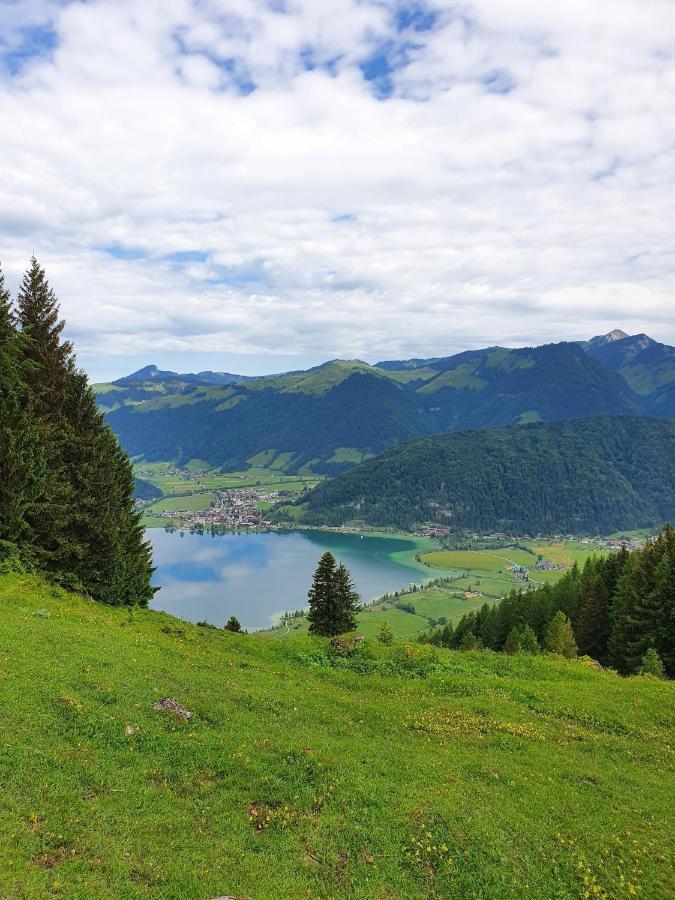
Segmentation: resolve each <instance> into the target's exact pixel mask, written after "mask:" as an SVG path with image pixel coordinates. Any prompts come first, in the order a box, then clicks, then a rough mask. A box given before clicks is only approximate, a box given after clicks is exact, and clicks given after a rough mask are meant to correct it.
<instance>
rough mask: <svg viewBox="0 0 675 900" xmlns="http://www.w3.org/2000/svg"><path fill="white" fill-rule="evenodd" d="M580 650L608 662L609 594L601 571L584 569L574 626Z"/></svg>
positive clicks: (602, 661)
mask: <svg viewBox="0 0 675 900" xmlns="http://www.w3.org/2000/svg"><path fill="white" fill-rule="evenodd" d="M574 633H575V636H576V640H577V643H578V645H579V650H580V652H581V653H584V654H586V655H588V656H592V657H593V659H597V660H599V661H600V662H601V663H603V664H604V663H605V662H606V657H607V637H608V635H609V595H608V593H607V588H606V587H605V582H604V581H603V579H602V577H601V575H600V573H599V572H596V571H590V570H589V571H588V573H587V572H586V570H584V575H583V576H582V583H581V584H580V586H579V610H578V614H577V621H576V624H575V628H574Z"/></svg>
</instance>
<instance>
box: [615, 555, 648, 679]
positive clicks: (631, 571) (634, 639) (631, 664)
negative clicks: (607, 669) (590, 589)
mask: <svg viewBox="0 0 675 900" xmlns="http://www.w3.org/2000/svg"><path fill="white" fill-rule="evenodd" d="M648 590H649V585H648V581H647V575H646V573H645V570H644V568H643V562H642V555H641V554H639V553H631V554H630V555H629V557H628V559H627V561H626V565H625V567H624V571H623V574H622V575H621V577H620V578H619V580H618V582H617V585H616V591H615V592H614V597H613V600H612V609H611V614H610V620H611V621H610V633H609V639H608V641H607V659H608V663H609V665H611V666H613V667H614V668H615V669H617V670H618V671H619V672H620V673H621V674H622V675H630V674H632V673H633V672H635V671H636V669H637V667H638V665H639V663H640V658H641V656H642V654H643V653H644V652H645V650H646V649H647V647H644V646H643V643H642V638H641V634H640V632H639V631H638V627H637V620H636V608H637V606H638V604H639V603H640V602H641V599H642V598H643V597H644V595H645V594H646V593H647V591H648Z"/></svg>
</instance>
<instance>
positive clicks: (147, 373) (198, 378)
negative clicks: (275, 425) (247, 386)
mask: <svg viewBox="0 0 675 900" xmlns="http://www.w3.org/2000/svg"><path fill="white" fill-rule="evenodd" d="M164 379H166V380H169V379H180V380H182V381H185V382H187V383H188V384H211V385H227V384H235V383H237V382H240V381H248V380H249V377H248V376H247V375H233V374H232V373H231V372H210V371H206V372H197V373H196V374H195V373H194V372H187V373H184V374H181V373H179V372H171V371H168V370H164V369H159V368H158V367H157V366H156V365H154V364H151V365H149V366H143V368H142V369H139V370H138V371H137V372H132V373H131V375H125V376H124V378H118V379H117V381H113V384H115V385H119V386H124V385H128V384H131V383H133V382H143V381H162V380H164Z"/></svg>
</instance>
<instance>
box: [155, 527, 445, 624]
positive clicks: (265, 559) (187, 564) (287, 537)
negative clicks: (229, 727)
mask: <svg viewBox="0 0 675 900" xmlns="http://www.w3.org/2000/svg"><path fill="white" fill-rule="evenodd" d="M147 535H148V538H149V540H150V541H151V543H152V547H153V552H154V560H155V566H156V567H157V571H156V572H155V576H154V579H153V581H154V584H155V585H159V586H160V587H161V590H160V591H158V592H157V594H155V597H154V600H153V601H152V603H151V606H152V608H153V609H161V610H164V611H165V612H168V613H171V615H174V616H179V617H180V618H183V619H187V620H189V621H191V622H201V621H204V620H206V621H208V622H211V623H212V624H213V625H219V626H221V625H224V623H225V622H226V621H227V620H228V619H229V617H230V616H232V615H234V616H236V617H237V618H238V619H239V621H240V622H241V624H242V627H243V628H247V629H251V630H252V629H256V628H266V627H267V626H269V625H273V624H275V623H276V621H277V620H278V616H279V614H280V613H282V612H283V611H284V610H295V609H301V608H303V607H306V605H307V591H308V589H309V586H310V583H311V580H312V573H313V572H314V569H315V567H316V564H317V562H318V560H319V557H320V556H321V554H322V553H324V552H325V551H326V550H330V551H331V553H333V554H334V556H335V557H336V558H337V559H338V561H342V562H344V564H345V565H346V566H347V567H348V568H349V570H350V571H351V573H352V578H353V579H354V583H355V585H356V589H357V590H358V592H359V593H360V594H361V598H362V602H366V601H368V600H374V599H376V598H377V597H380V596H381V595H382V594H384V593H386V592H388V591H394V590H397V589H400V588H402V587H407V586H408V585H409V584H410V582H412V581H416V582H418V583H419V582H421V581H422V580H423V579H424V578H425V577H427V578H428V577H430V576H429V575H428V574H426V575H425V572H424V571H423V570H421V569H420V567H419V566H418V565H417V564H416V563H415V561H414V552H415V550H416V549H419V545H418V544H416V543H415V542H414V541H413V540H405V539H401V538H388V537H377V536H371V535H365V536H364V537H361V536H360V535H354V534H338V533H333V532H319V531H290V532H289V531H274V532H268V533H261V534H248V533H241V534H222V535H215V536H212V535H211V534H190V533H189V532H185V533H183V534H181V533H180V532H173V533H167V532H165V531H164V530H162V529H158V528H152V529H149V530H148V532H147Z"/></svg>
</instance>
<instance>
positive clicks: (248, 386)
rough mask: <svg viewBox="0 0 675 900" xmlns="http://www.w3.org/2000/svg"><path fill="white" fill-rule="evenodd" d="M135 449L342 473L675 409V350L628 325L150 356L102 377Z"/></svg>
mask: <svg viewBox="0 0 675 900" xmlns="http://www.w3.org/2000/svg"><path fill="white" fill-rule="evenodd" d="M95 390H96V394H97V399H98V402H99V404H100V406H101V408H102V409H103V410H104V411H105V413H106V416H107V419H108V422H109V423H110V425H111V427H112V428H113V430H114V431H115V432H116V433H117V434H118V436H119V437H120V439H121V441H122V443H123V445H124V447H125V448H126V449H127V450H128V451H129V453H130V454H131V455H133V456H135V455H142V456H144V457H145V458H146V459H149V460H152V459H164V460H167V459H171V460H176V461H177V462H179V463H186V462H188V461H189V460H191V459H201V460H204V461H205V462H206V463H208V464H209V465H210V466H218V467H224V468H226V469H240V468H246V467H247V466H249V465H265V466H271V467H273V468H277V469H279V470H280V471H285V472H297V471H301V470H307V469H311V470H313V471H316V472H325V473H328V474H336V473H338V472H340V471H343V470H344V469H346V468H349V467H350V466H353V465H354V464H356V463H359V462H361V461H362V460H364V459H366V458H368V457H369V456H372V455H374V454H377V453H380V452H382V451H383V450H385V449H386V448H388V447H391V446H393V445H395V444H398V443H401V442H402V441H406V440H410V439H412V438H417V437H423V436H425V435H432V434H439V433H443V432H449V431H461V430H464V429H469V428H483V427H487V426H496V425H517V424H523V423H528V422H540V421H557V420H566V419H576V418H584V417H588V416H597V415H612V416H617V415H618V416H625V415H646V416H656V417H659V418H672V417H675V348H673V347H669V346H667V345H665V344H661V343H659V342H658V341H655V340H653V339H652V338H649V337H648V336H647V335H644V334H638V335H633V336H629V335H626V334H624V333H623V332H621V331H619V330H615V331H611V332H609V334H607V335H604V336H598V337H595V338H592V339H591V340H589V341H586V342H582V343H567V342H564V343H558V344H547V345H544V346H541V347H534V348H521V349H515V350H510V349H506V348H502V347H489V348H486V349H483V350H469V351H466V352H464V353H459V354H456V355H453V356H449V357H442V358H430V359H410V360H386V361H383V362H380V363H378V364H376V365H374V366H372V365H369V364H368V363H365V362H362V361H360V360H332V361H330V362H327V363H324V364H323V365H321V366H317V367H315V368H312V369H309V370H307V371H301V372H291V373H286V374H282V375H273V376H264V377H259V378H246V377H245V376H239V375H233V374H230V373H214V372H200V373H197V374H193V373H190V374H179V373H175V372H165V371H160V370H158V369H157V368H156V367H155V366H147V367H145V368H144V369H141V370H139V371H138V372H136V373H134V374H133V375H130V376H127V377H125V378H122V379H119V380H117V381H116V382H113V383H112V384H107V385H97V386H95Z"/></svg>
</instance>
